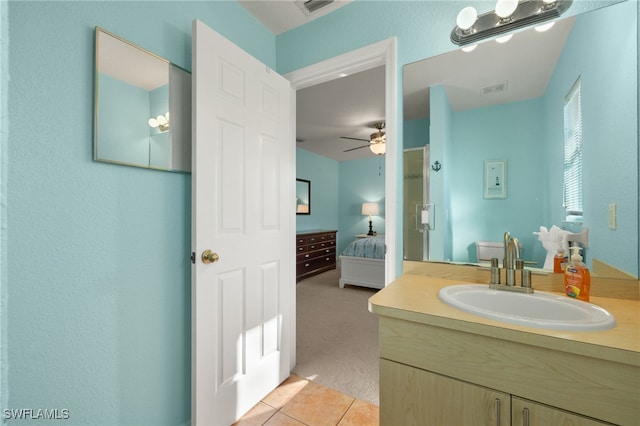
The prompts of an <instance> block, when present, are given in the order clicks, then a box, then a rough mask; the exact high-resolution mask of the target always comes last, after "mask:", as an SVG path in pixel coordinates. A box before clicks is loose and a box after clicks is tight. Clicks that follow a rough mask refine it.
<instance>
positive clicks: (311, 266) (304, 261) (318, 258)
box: [296, 231, 337, 280]
mask: <svg viewBox="0 0 640 426" xmlns="http://www.w3.org/2000/svg"><path fill="white" fill-rule="evenodd" d="M336 232H337V231H317V232H314V231H307V232H302V233H300V234H298V235H296V277H297V279H298V280H300V279H301V278H306V277H310V276H312V275H316V274H319V273H321V272H324V271H328V270H330V269H335V268H336Z"/></svg>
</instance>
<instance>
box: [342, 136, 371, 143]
mask: <svg viewBox="0 0 640 426" xmlns="http://www.w3.org/2000/svg"><path fill="white" fill-rule="evenodd" d="M340 139H351V140H354V141H364V142H369V139H361V138H350V137H348V136H340Z"/></svg>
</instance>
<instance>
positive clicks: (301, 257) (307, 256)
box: [296, 247, 336, 263]
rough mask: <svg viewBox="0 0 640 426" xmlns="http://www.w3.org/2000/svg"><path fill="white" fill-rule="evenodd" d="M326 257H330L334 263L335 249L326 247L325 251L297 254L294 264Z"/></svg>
mask: <svg viewBox="0 0 640 426" xmlns="http://www.w3.org/2000/svg"><path fill="white" fill-rule="evenodd" d="M323 256H324V257H326V256H332V257H333V259H334V261H335V258H336V248H335V247H328V248H325V249H321V250H315V251H307V252H304V253H298V255H297V256H296V263H299V262H305V261H309V260H313V259H316V258H319V257H323Z"/></svg>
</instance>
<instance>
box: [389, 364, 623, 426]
mask: <svg viewBox="0 0 640 426" xmlns="http://www.w3.org/2000/svg"><path fill="white" fill-rule="evenodd" d="M398 424H402V425H405V426H411V425H414V426H428V425H434V426H436V425H437V426H459V425H487V426H509V425H513V426H547V425H571V426H603V425H611V423H605V422H601V421H598V420H594V419H591V418H588V417H584V416H580V415H577V414H574V413H570V412H568V411H565V410H561V409H559V408H555V407H551V406H548V405H544V404H540V403H537V402H534V401H529V400H527V399H523V398H518V397H516V396H513V395H510V394H508V393H504V392H500V391H496V390H494V389H489V388H485V387H483V386H478V385H474V384H472V383H467V382H464V381H461V380H456V379H452V378H450V377H446V376H443V375H440V374H437V373H432V372H430V371H426V370H422V369H420V368H415V367H411V366H408V365H404V364H400V363H397V362H393V361H389V360H385V359H381V360H380V425H398Z"/></svg>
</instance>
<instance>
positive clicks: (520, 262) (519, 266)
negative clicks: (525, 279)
mask: <svg viewBox="0 0 640 426" xmlns="http://www.w3.org/2000/svg"><path fill="white" fill-rule="evenodd" d="M516 269H524V260H522V259H516Z"/></svg>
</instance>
